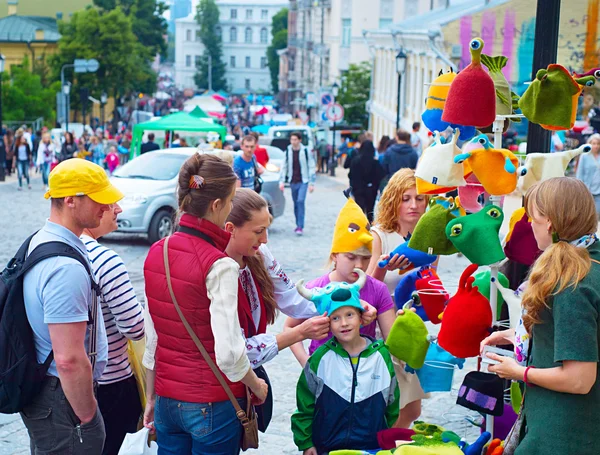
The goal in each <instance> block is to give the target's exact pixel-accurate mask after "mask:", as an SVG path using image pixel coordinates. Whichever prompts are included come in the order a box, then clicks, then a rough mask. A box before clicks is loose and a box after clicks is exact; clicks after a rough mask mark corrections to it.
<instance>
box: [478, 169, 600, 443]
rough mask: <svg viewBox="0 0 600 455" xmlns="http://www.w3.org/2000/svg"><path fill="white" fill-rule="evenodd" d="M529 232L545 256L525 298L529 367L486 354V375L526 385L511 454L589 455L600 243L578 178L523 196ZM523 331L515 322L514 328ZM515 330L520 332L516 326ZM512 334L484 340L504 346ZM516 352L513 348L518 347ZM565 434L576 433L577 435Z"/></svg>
mask: <svg viewBox="0 0 600 455" xmlns="http://www.w3.org/2000/svg"><path fill="white" fill-rule="evenodd" d="M525 207H526V211H527V214H528V215H529V216H530V217H531V220H532V221H531V223H532V228H533V234H534V236H535V240H536V242H537V245H538V247H539V249H540V250H542V251H543V253H542V255H541V256H540V257H539V258H538V259H537V260H536V261H535V263H534V264H533V266H532V268H531V272H530V274H529V281H528V283H527V287H526V289H525V292H524V293H523V299H522V307H523V312H522V318H521V319H522V324H523V326H524V329H525V331H526V332H525V334H526V335H529V336H530V337H531V338H530V344H529V347H528V356H527V363H526V365H520V364H518V363H517V361H516V360H515V359H513V358H509V357H504V356H499V355H496V354H492V353H488V354H487V356H488V357H489V358H491V359H492V360H494V361H496V362H498V364H497V365H490V366H488V370H489V371H491V372H493V373H496V374H498V375H499V376H500V377H502V378H506V379H511V380H514V381H523V382H525V393H524V396H525V400H524V402H523V404H522V405H521V406H522V409H521V413H522V417H523V422H526V424H525V423H523V425H522V426H521V427H520V428H515V429H514V430H513V431H516V434H515V435H516V439H517V440H518V441H519V444H518V447H517V448H516V450H515V451H514V454H515V455H538V454H540V455H541V454H547V453H552V454H556V455H568V454H572V453H577V454H578V455H593V454H596V453H598V447H597V446H598V444H597V441H596V439H595V437H594V435H595V431H594V429H595V428H597V427H598V425H599V424H600V416H599V415H598V412H597V410H598V407H599V406H600V379H599V375H598V361H599V360H600V359H599V357H598V353H599V349H600V348H599V346H600V329H599V327H600V325H599V318H598V315H599V314H600V244H599V242H598V237H597V236H596V231H597V230H598V220H597V216H596V206H595V203H594V199H593V197H592V195H591V193H590V191H589V190H588V189H587V188H586V186H585V185H584V184H583V183H582V182H581V181H579V180H577V179H573V178H568V177H561V178H552V179H549V180H546V181H544V182H540V183H538V184H536V185H534V186H533V187H531V188H530V189H529V190H528V192H527V194H526V195H525ZM519 325H520V324H519ZM519 325H517V328H519ZM506 339H511V340H515V330H514V329H513V330H510V331H503V332H496V333H494V334H493V335H491V336H490V337H488V338H486V339H485V340H484V341H483V342H482V349H483V347H484V346H485V345H496V344H500V345H504V344H506V341H505V340H506ZM515 346H516V345H515ZM564 428H577V429H578V432H577V437H573V435H571V434H568V433H565V432H564V431H563V430H564Z"/></svg>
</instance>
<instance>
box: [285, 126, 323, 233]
mask: <svg viewBox="0 0 600 455" xmlns="http://www.w3.org/2000/svg"><path fill="white" fill-rule="evenodd" d="M315 168H316V164H315V158H314V156H313V154H312V152H310V151H309V150H308V147H306V146H304V145H302V133H300V132H298V131H294V132H293V133H292V134H291V135H290V145H288V147H287V149H286V150H285V155H284V156H283V165H282V170H281V172H280V173H279V188H280V189H281V191H283V190H284V188H285V184H286V183H289V184H290V188H291V190H292V200H293V201H294V216H295V218H296V229H295V230H294V232H295V233H296V235H302V234H303V233H304V219H305V212H306V209H305V201H306V192H307V191H308V192H310V193H312V192H313V191H314V189H315V180H316V178H317V175H316V173H315Z"/></svg>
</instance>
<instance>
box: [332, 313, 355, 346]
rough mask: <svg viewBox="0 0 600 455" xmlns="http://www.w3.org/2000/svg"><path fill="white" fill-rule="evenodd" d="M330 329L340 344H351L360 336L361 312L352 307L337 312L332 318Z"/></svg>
mask: <svg viewBox="0 0 600 455" xmlns="http://www.w3.org/2000/svg"><path fill="white" fill-rule="evenodd" d="M329 320H330V329H331V333H332V334H333V336H335V337H336V338H337V340H338V341H339V342H340V343H344V342H349V341H352V340H354V339H355V338H356V337H358V336H360V312H359V311H358V309H356V308H354V307H351V306H344V307H341V308H338V309H337V310H335V311H334V312H333V313H332V314H331V316H329Z"/></svg>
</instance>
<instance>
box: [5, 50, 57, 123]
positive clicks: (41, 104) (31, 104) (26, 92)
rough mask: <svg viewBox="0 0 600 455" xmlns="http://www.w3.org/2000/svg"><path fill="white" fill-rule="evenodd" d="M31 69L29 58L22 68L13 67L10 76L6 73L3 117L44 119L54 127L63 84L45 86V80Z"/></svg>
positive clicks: (18, 119) (8, 118) (9, 119)
mask: <svg viewBox="0 0 600 455" xmlns="http://www.w3.org/2000/svg"><path fill="white" fill-rule="evenodd" d="M29 68H30V63H29V59H28V58H27V57H25V59H24V60H23V63H22V64H21V65H13V66H12V67H11V72H10V74H8V72H5V73H3V74H2V118H3V119H4V120H8V121H11V120H15V121H20V120H33V119H37V118H38V117H44V121H45V123H46V124H52V123H53V122H54V118H55V113H54V104H55V99H56V92H57V91H59V90H60V82H55V83H53V84H52V85H51V86H50V87H47V86H44V85H43V84H42V80H41V77H40V76H39V75H38V74H34V73H33V72H31V71H30V69H29Z"/></svg>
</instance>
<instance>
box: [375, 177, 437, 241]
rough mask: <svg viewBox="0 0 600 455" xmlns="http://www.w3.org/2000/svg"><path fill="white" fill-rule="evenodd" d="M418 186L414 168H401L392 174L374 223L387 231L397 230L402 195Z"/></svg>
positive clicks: (380, 200)
mask: <svg viewBox="0 0 600 455" xmlns="http://www.w3.org/2000/svg"><path fill="white" fill-rule="evenodd" d="M416 186H417V179H416V178H415V171H414V170H412V169H409V168H404V169H400V170H399V171H397V172H396V173H395V174H394V175H392V178H391V179H390V181H389V182H388V184H387V185H386V187H385V189H384V190H383V193H382V194H381V198H380V199H379V204H378V205H377V213H376V215H375V223H374V224H375V225H376V226H378V227H379V228H381V229H382V230H383V231H385V232H397V231H398V229H399V228H400V226H398V215H399V213H398V212H399V210H400V205H401V204H402V197H403V196H404V193H405V192H406V191H408V190H410V189H411V188H414V187H416ZM427 202H429V197H427Z"/></svg>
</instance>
